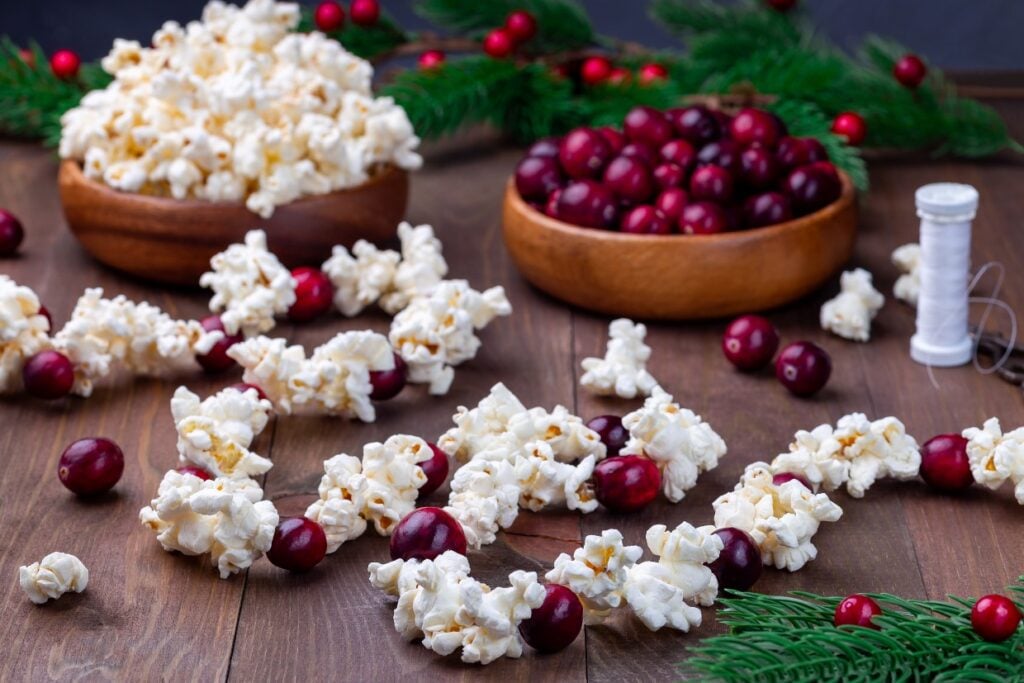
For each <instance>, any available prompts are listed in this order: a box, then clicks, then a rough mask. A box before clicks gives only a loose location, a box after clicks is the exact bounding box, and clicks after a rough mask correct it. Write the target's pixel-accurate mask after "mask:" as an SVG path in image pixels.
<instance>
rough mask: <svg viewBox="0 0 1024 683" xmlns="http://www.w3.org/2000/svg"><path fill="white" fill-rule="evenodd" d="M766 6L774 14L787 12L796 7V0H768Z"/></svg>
mask: <svg viewBox="0 0 1024 683" xmlns="http://www.w3.org/2000/svg"><path fill="white" fill-rule="evenodd" d="M768 6H769V7H771V8H772V9H773V10H775V11H776V12H788V11H789V10H791V9H793V7H795V6H796V0H768Z"/></svg>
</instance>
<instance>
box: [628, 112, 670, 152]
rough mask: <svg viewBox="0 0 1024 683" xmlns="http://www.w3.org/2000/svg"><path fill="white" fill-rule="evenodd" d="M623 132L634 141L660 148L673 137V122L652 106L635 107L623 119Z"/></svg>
mask: <svg viewBox="0 0 1024 683" xmlns="http://www.w3.org/2000/svg"><path fill="white" fill-rule="evenodd" d="M622 132H623V133H625V134H626V137H627V138H629V140H630V141H632V142H642V143H644V144H647V145H650V146H651V147H654V148H658V147H661V146H662V145H664V144H665V143H666V142H668V141H669V140H670V139H672V124H671V123H669V122H668V119H667V118H665V115H664V114H662V113H661V112H660V111H658V110H657V109H654V108H652V107H633V108H632V109H631V110H630V111H629V113H628V114H626V118H625V119H623V121H622Z"/></svg>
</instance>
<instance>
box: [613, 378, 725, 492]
mask: <svg viewBox="0 0 1024 683" xmlns="http://www.w3.org/2000/svg"><path fill="white" fill-rule="evenodd" d="M622 424H623V426H624V427H626V429H628V430H629V441H628V442H627V443H626V445H625V447H624V448H623V449H622V451H621V454H622V455H644V456H647V457H648V458H650V459H651V460H653V461H654V462H655V464H657V465H658V469H659V470H661V477H662V490H663V491H664V492H665V497H666V498H668V499H669V500H670V501H672V502H673V503H678V502H679V501H680V500H682V499H683V498H684V497H685V496H686V491H687V490H689V489H691V488H693V486H694V485H695V484H696V483H697V475H698V474H700V473H701V472H705V471H707V470H711V469H714V468H715V467H717V466H718V460H719V458H721V457H722V456H723V455H725V452H726V446H725V442H724V441H723V440H722V437H720V436H719V435H718V434H716V433H715V431H714V430H713V429H711V426H710V425H709V424H707V423H706V422H703V421H702V420H701V418H700V416H699V415H697V414H695V413H694V412H693V411H691V410H687V409H685V408H680V407H679V406H678V405H677V404H676V403H673V399H672V396H671V395H669V394H668V393H666V392H665V391H664V390H663V389H662V388H661V387H655V388H654V390H653V394H652V395H651V397H650V398H648V399H647V400H646V401H645V402H644V405H643V407H642V408H640V409H639V410H635V411H633V412H632V413H629V414H628V415H626V416H625V417H623V418H622Z"/></svg>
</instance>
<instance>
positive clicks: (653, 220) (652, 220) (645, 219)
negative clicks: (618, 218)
mask: <svg viewBox="0 0 1024 683" xmlns="http://www.w3.org/2000/svg"><path fill="white" fill-rule="evenodd" d="M619 229H620V230H622V232H625V233H629V234H632V235H668V234H669V233H671V232H672V221H671V220H669V218H668V217H667V216H666V215H665V214H663V213H661V212H660V211H658V210H657V209H656V208H654V207H653V206H651V205H650V204H641V205H640V206H634V207H633V208H632V209H630V210H629V211H628V212H626V214H625V215H624V216H623V217H622V222H621V223H620V224H619Z"/></svg>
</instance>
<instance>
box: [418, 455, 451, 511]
mask: <svg viewBox="0 0 1024 683" xmlns="http://www.w3.org/2000/svg"><path fill="white" fill-rule="evenodd" d="M427 445H428V446H430V452H431V453H432V454H433V456H432V457H431V458H430V460H426V461H424V462H421V463H419V467H420V469H421V470H423V474H425V475H427V483H425V484H424V485H423V486H421V487H420V489H419V493H418V494H417V495H418V497H419V498H426V497H427V496H429V495H430V494H431V493H433V492H434V491H436V490H438V489H439V488H441V484H443V483H444V480H445V479H447V478H448V456H447V455H445V453H444V451H442V450H441V449H440V448H438V447H437V446H435V445H434V444H427Z"/></svg>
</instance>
